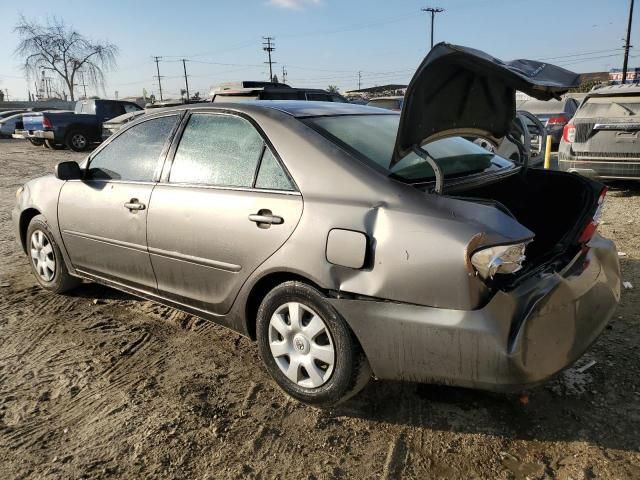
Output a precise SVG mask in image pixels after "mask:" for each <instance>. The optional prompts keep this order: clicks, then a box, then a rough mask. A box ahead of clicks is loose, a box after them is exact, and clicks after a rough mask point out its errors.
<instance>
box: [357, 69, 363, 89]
mask: <svg viewBox="0 0 640 480" xmlns="http://www.w3.org/2000/svg"><path fill="white" fill-rule="evenodd" d="M361 83H362V71H358V90H360V84H361Z"/></svg>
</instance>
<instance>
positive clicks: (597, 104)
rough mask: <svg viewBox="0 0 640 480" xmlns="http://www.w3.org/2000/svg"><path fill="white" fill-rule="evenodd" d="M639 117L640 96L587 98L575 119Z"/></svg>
mask: <svg viewBox="0 0 640 480" xmlns="http://www.w3.org/2000/svg"><path fill="white" fill-rule="evenodd" d="M638 116H640V95H626V96H619V97H591V98H587V99H586V100H585V102H584V104H583V105H582V107H580V109H579V110H578V111H577V112H576V118H594V117H607V118H628V117H636V118H637V117H638Z"/></svg>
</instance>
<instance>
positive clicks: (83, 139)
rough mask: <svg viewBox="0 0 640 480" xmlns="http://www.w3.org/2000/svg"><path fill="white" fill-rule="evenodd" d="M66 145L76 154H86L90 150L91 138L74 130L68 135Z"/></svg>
mask: <svg viewBox="0 0 640 480" xmlns="http://www.w3.org/2000/svg"><path fill="white" fill-rule="evenodd" d="M65 144H66V146H67V147H69V148H70V149H71V150H73V151H74V152H84V151H85V150H86V149H87V148H89V137H88V136H87V134H86V133H85V132H83V131H81V130H72V131H70V132H69V133H68V134H67V136H66V138H65Z"/></svg>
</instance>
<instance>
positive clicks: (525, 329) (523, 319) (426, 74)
mask: <svg viewBox="0 0 640 480" xmlns="http://www.w3.org/2000/svg"><path fill="white" fill-rule="evenodd" d="M576 81H577V76H576V75H575V74H573V73H572V72H568V71H566V70H563V69H560V68H558V67H554V66H552V65H547V64H541V63H539V62H533V61H527V60H518V61H515V62H508V63H507V62H502V61H500V60H498V59H495V58H493V57H491V56H489V55H487V54H484V53H483V52H478V51H476V50H472V49H467V48H464V47H456V46H452V45H446V44H440V45H438V46H436V47H435V48H434V49H433V50H432V51H431V52H430V54H429V55H428V56H427V58H426V59H425V60H424V62H423V63H422V65H421V67H420V68H419V69H418V72H417V73H416V75H415V76H414V79H413V80H412V82H411V84H410V86H409V88H408V90H407V96H406V100H405V108H404V110H403V111H402V113H401V115H400V119H399V128H398V133H397V137H396V143H395V147H394V150H393V154H392V158H391V162H390V166H389V170H388V171H389V174H390V176H392V177H394V178H396V179H398V180H400V181H402V182H403V183H408V184H410V185H412V186H413V187H415V188H418V189H420V190H422V191H424V192H426V193H427V194H428V195H427V202H428V203H429V204H430V208H435V211H436V212H438V213H437V214H434V216H432V217H430V218H428V219H427V218H425V221H427V222H429V227H428V228H429V229H430V231H429V232H426V233H425V234H424V236H423V237H421V238H420V240H419V241H420V242H421V245H422V250H423V251H424V252H427V253H423V252H422V251H421V253H420V255H423V258H427V259H428V261H425V262H424V265H425V267H426V268H425V270H424V274H423V278H425V279H429V280H425V284H424V285H422V286H421V287H422V291H423V292H424V293H423V295H422V297H421V298H420V297H419V296H418V295H417V293H414V294H413V298H414V299H415V300H414V302H413V304H411V303H409V302H407V303H404V302H397V301H371V300H370V299H361V298H358V297H353V298H347V297H345V298H337V299H334V300H333V302H334V305H335V307H336V308H337V309H338V310H339V311H340V313H341V314H342V315H343V316H344V317H345V318H346V319H348V321H349V324H350V325H351V327H352V329H353V330H354V332H355V334H356V336H357V337H358V339H359V340H360V342H361V344H362V345H363V348H364V349H365V352H366V353H367V357H368V359H369V361H370V363H371V367H372V369H373V371H374V373H375V374H376V375H377V376H378V377H380V378H388V379H404V380H413V381H421V382H436V383H445V384H453V385H460V386H467V387H474V388H484V389H489V390H510V389H520V388H523V387H526V386H531V385H535V384H538V383H541V382H544V381H546V380H547V379H549V378H550V377H551V376H553V375H555V374H557V373H558V372H559V371H561V370H563V369H564V368H566V367H568V366H569V365H571V364H572V363H573V362H575V361H576V360H577V359H578V358H579V357H580V356H581V355H582V354H583V353H584V351H585V350H586V349H587V348H588V347H589V346H590V345H591V343H592V342H593V341H595V339H596V338H597V337H598V336H599V334H600V333H601V332H602V330H603V329H604V327H605V326H606V324H607V322H608V320H609V319H610V317H611V315H612V314H613V312H614V310H615V308H616V305H617V303H618V301H619V298H620V271H619V265H618V257H617V251H616V248H615V245H614V244H613V242H611V241H609V240H607V239H604V238H603V237H601V236H600V235H599V234H598V233H597V227H598V224H599V221H600V216H601V213H602V208H603V203H604V199H605V196H606V188H605V187H604V186H603V185H602V184H600V183H598V182H595V181H593V180H590V179H588V178H584V177H581V176H578V175H574V174H569V173H566V172H552V171H546V170H537V169H530V168H528V166H527V162H526V161H525V162H524V164H523V165H522V166H515V165H513V164H511V163H510V162H506V161H504V160H503V159H500V158H499V157H496V156H494V155H491V154H487V152H484V153H481V152H480V151H475V150H474V148H475V146H474V145H473V144H471V142H467V141H466V140H463V139H461V138H457V139H455V140H454V139H453V138H449V137H457V136H464V137H469V136H475V137H482V138H486V139H499V138H503V137H505V136H508V135H509V126H510V123H511V121H512V119H513V117H514V116H515V91H516V89H517V90H520V91H524V92H525V93H528V94H529V95H532V96H534V97H536V98H539V99H543V100H544V99H550V98H557V97H559V96H560V95H562V94H563V93H565V92H566V90H567V89H568V88H570V87H571V86H573V85H574V84H575V82H576ZM335 135H339V134H338V133H336V134H335ZM380 136H381V135H377V137H380ZM514 140H515V139H514ZM516 141H517V140H516ZM464 142H466V143H464ZM346 143H348V142H346ZM522 150H523V151H526V149H525V148H523V149H522ZM505 162H506V163H505ZM443 212H446V213H447V214H448V216H449V220H448V221H447V223H446V224H445V223H444V222H443V223H441V224H440V223H439V222H441V221H442V220H441V219H440V218H439V217H438V216H439V215H440V214H442V213H443ZM418 221H419V220H418ZM441 225H442V226H445V225H446V226H445V227H444V228H446V229H448V232H449V238H448V240H447V242H446V243H439V242H441V240H440V238H439V235H438V234H436V233H435V232H436V231H439V230H441V229H442V228H443V227H442V226H441ZM405 228H406V231H407V233H409V232H410V233H412V235H413V236H414V237H415V236H416V235H418V234H420V233H421V230H418V229H416V230H413V231H411V230H410V227H405ZM396 230H397V231H402V229H400V228H397V229H396ZM465 236H466V240H465V242H466V244H465V245H464V248H463V250H464V252H461V253H463V256H464V267H463V268H464V272H465V275H459V276H458V277H454V276H453V274H452V272H454V271H455V270H456V268H457V267H456V263H455V262H452V261H450V258H453V257H452V255H453V254H454V253H455V252H460V247H461V245H460V243H459V240H460V239H461V238H463V237H465ZM410 238H411V237H409V236H407V237H403V238H402V240H394V242H392V244H393V245H394V246H395V247H396V249H398V248H397V247H398V246H399V245H411V246H412V247H413V246H414V244H415V245H416V247H417V248H419V247H418V246H417V242H414V243H411V242H412V240H410ZM402 242H403V243H402ZM456 242H457V243H456ZM390 243H391V242H390ZM389 250H391V249H390V248H389ZM406 251H407V253H408V252H409V249H406ZM428 252H435V253H432V255H433V256H432V257H427V256H428V255H429V253H428ZM436 256H438V257H439V258H438V259H435V260H434V258H436ZM461 256H462V255H461ZM376 258H381V259H382V260H385V259H386V257H385V243H384V242H383V241H379V242H378V244H377V246H376ZM407 260H408V258H407ZM406 265H407V266H406V267H405V269H404V272H405V273H404V274H405V275H406V276H409V275H414V277H413V278H419V277H418V276H417V275H415V274H412V273H410V272H411V271H410V270H409V268H410V264H409V263H408V262H407V264H406ZM454 278H455V281H454ZM415 284H416V282H409V281H405V282H404V284H403V285H404V289H403V290H402V293H406V292H408V291H411V289H414V290H413V291H414V292H415V291H416V289H415V288H414V285H415ZM345 285H346V286H347V287H348V286H349V283H346V284H345ZM352 285H355V283H352ZM391 293H392V294H395V295H396V296H395V298H392V297H391V295H389V296H387V298H389V299H391V300H398V299H399V298H398V297H399V295H398V294H397V293H396V292H391ZM427 298H428V301H425V299H427Z"/></svg>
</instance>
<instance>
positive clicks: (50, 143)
mask: <svg viewBox="0 0 640 480" xmlns="http://www.w3.org/2000/svg"><path fill="white" fill-rule="evenodd" d="M44 145H45V147H47V148H50V149H52V150H62V149H63V148H64V145H63V144H62V143H55V142H54V141H53V140H49V139H46V140H45V141H44Z"/></svg>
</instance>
